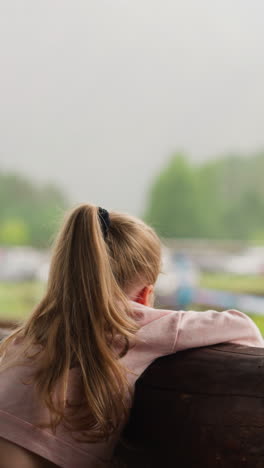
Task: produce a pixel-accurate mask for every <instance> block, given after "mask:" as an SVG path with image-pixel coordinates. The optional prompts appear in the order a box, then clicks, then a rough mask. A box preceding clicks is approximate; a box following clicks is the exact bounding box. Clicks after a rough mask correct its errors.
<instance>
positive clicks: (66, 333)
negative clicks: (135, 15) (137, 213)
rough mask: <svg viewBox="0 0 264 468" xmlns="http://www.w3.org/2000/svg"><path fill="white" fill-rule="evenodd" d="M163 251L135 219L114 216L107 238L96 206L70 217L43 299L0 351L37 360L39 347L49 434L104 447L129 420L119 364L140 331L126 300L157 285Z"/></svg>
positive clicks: (38, 381)
mask: <svg viewBox="0 0 264 468" xmlns="http://www.w3.org/2000/svg"><path fill="white" fill-rule="evenodd" d="M160 250H161V249H160V241H159V239H158V237H157V235H156V234H155V232H154V231H153V230H152V228H150V227H149V226H147V225H146V224H145V223H144V222H143V221H141V220H139V219H137V218H135V217H133V216H129V215H126V214H121V213H117V212H114V211H113V212H110V226H109V231H108V234H107V236H106V238H104V235H103V232H102V228H101V224H100V219H99V216H98V208H97V207H96V206H94V205H90V204H83V205H80V206H78V207H77V208H75V209H73V210H72V211H71V212H70V213H69V214H68V215H67V217H66V219H65V222H64V223H63V225H62V228H61V230H60V232H59V233H58V236H57V239H56V241H55V245H54V249H53V255H52V261H51V267H50V273H49V279H48V285H47V291H46V294H45V295H44V297H43V299H42V300H41V302H40V303H39V304H38V305H37V307H36V309H35V310H34V311H33V313H32V314H31V316H30V317H29V318H28V320H27V321H26V322H25V323H24V325H22V326H21V327H20V328H18V329H17V330H16V331H15V332H14V333H12V335H11V336H10V337H8V338H7V339H5V340H4V342H3V343H2V344H1V345H0V356H1V355H2V356H3V355H4V354H5V352H6V350H7V348H8V345H9V344H10V343H12V342H13V340H14V339H15V338H21V339H20V340H19V341H20V342H21V346H22V351H23V354H24V355H26V356H27V357H29V356H31V358H32V359H33V354H32V352H31V350H32V349H33V348H34V346H35V345H40V346H38V347H37V348H38V351H37V352H36V353H35V354H34V364H36V363H37V366H36V371H35V373H34V376H33V379H34V382H35V385H36V389H37V391H38V395H39V398H40V399H41V400H42V401H43V402H44V403H45V404H46V406H47V407H48V408H49V410H50V414H51V422H50V427H51V428H52V429H54V430H55V428H56V426H57V425H58V424H59V423H60V422H63V423H64V424H65V425H66V426H67V427H68V428H69V429H70V430H71V431H74V432H75V431H77V432H79V434H82V435H83V437H84V439H85V440H87V441H99V440H103V439H107V438H108V437H109V436H110V435H111V434H112V433H113V432H114V431H115V430H116V429H117V428H118V426H119V424H120V422H121V420H122V419H123V418H124V417H126V415H127V391H128V384H127V379H126V373H125V370H124V368H123V367H122V365H121V363H120V362H119V357H120V356H121V355H124V354H125V353H126V351H127V350H128V348H129V346H131V343H132V342H133V337H134V335H135V333H136V331H137V330H138V325H137V321H136V319H135V317H134V316H133V313H132V310H131V307H130V302H129V298H128V293H129V291H130V290H131V289H133V287H135V285H138V286H140V285H142V287H143V286H144V285H148V284H154V283H155V282H156V279H157V276H158V274H159V271H160V255H161V252H160ZM115 343H119V348H120V347H121V353H120V354H118V353H117V351H116V349H117V348H116V346H115ZM20 354H21V348H20ZM72 367H75V368H78V370H79V375H80V388H81V392H80V395H81V398H80V400H79V401H77V402H76V401H75V402H74V401H67V390H68V379H69V371H70V369H71V368H72ZM55 389H56V392H55ZM55 393H56V398H55V397H54V395H55Z"/></svg>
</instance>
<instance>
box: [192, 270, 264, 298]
mask: <svg viewBox="0 0 264 468" xmlns="http://www.w3.org/2000/svg"><path fill="white" fill-rule="evenodd" d="M200 286H201V287H202V288H209V289H220V290H222V291H230V292H234V293H245V294H257V295H261V296H264V276H239V275H230V274H225V273H204V274H202V275H201V279H200Z"/></svg>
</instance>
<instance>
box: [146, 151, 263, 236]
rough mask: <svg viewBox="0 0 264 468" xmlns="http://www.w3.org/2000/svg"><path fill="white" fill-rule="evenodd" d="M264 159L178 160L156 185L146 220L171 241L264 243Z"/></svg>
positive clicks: (173, 160) (173, 159) (174, 159)
mask: <svg viewBox="0 0 264 468" xmlns="http://www.w3.org/2000/svg"><path fill="white" fill-rule="evenodd" d="M263 177H264V154H263V153H258V154H255V155H252V156H250V157H245V156H240V155H228V156H224V157H221V158H219V159H215V160H210V161H206V162H204V163H202V164H199V165H194V164H191V163H190V161H189V160H188V158H187V156H186V155H183V154H174V155H173V156H172V157H171V159H170V160H169V162H168V164H167V165H166V166H165V167H164V168H163V170H162V171H161V172H160V173H159V174H158V175H157V176H156V178H155V180H154V181H153V183H152V185H151V188H150V191H149V196H148V200H147V208H146V211H145V216H144V217H145V220H146V221H147V222H149V223H150V224H151V225H153V227H155V228H156V230H157V231H158V233H159V234H160V235H162V236H164V237H169V238H173V237H175V238H208V239H238V240H252V241H264V183H263Z"/></svg>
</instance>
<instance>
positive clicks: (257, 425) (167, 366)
mask: <svg viewBox="0 0 264 468" xmlns="http://www.w3.org/2000/svg"><path fill="white" fill-rule="evenodd" d="M263 440H264V349H263V348H251V347H244V346H238V345H232V344H223V345H218V346H211V347H207V348H200V349H192V350H188V351H184V352H179V353H177V354H174V355H171V356H167V357H165V358H160V359H158V360H157V361H155V362H154V363H153V364H152V365H151V366H150V367H149V368H148V369H147V370H146V372H145V373H144V374H143V376H142V377H141V378H140V379H139V380H138V382H137V385H136V393H135V401H134V406H133V410H132V413H131V418H130V422H129V424H128V426H127V428H126V430H125V433H124V442H122V441H121V442H120V444H119V446H118V447H117V450H116V460H118V461H119V463H120V466H124V467H127V468H132V467H133V468H134V467H137V468H170V467H171V468H174V467H176V468H177V467H179V468H185V467H186V468H220V467H221V468H263V467H264V443H263ZM117 466H118V464H117Z"/></svg>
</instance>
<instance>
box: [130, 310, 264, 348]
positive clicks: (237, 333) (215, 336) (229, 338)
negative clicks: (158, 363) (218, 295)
mask: <svg viewBox="0 0 264 468" xmlns="http://www.w3.org/2000/svg"><path fill="white" fill-rule="evenodd" d="M139 338H142V340H143V342H144V343H145V347H146V348H148V349H149V352H152V353H154V354H156V357H157V356H158V355H159V356H162V355H165V354H171V353H175V352H176V351H180V350H184V349H188V348H197V347H201V346H209V345H213V344H217V343H224V342H232V343H237V344H241V345H245V346H255V347H264V340H263V338H262V336H261V333H260V331H259V329H258V327H257V326H256V325H255V323H254V322H253V321H252V320H251V319H250V318H249V317H248V316H247V315H245V314H244V313H242V312H239V311H238V310H226V311H224V312H216V311H214V310H207V311H205V312H195V311H188V312H186V311H177V312H170V311H167V313H166V314H164V315H163V316H161V317H160V318H158V319H156V320H153V321H152V322H150V323H148V324H147V325H145V326H143V327H142V328H141V329H140V331H139Z"/></svg>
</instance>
